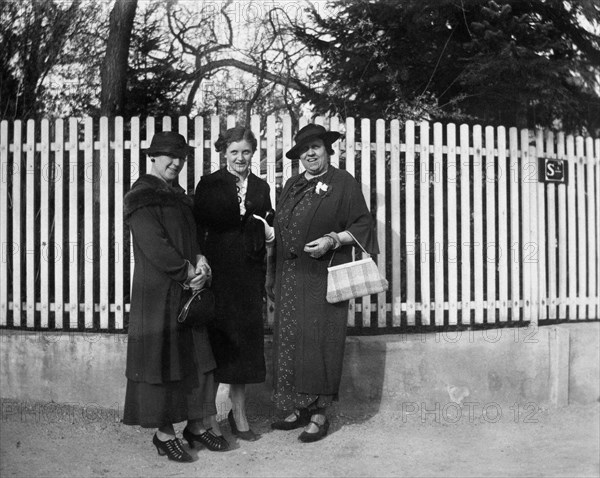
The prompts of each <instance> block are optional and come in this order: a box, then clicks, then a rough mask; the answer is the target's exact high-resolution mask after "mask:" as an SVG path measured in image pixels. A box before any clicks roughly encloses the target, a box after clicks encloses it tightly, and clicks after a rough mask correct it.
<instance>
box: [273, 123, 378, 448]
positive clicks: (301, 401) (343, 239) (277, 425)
mask: <svg viewBox="0 0 600 478" xmlns="http://www.w3.org/2000/svg"><path fill="white" fill-rule="evenodd" d="M339 137H340V133H338V132H336V131H327V130H326V129H325V128H324V127H323V126H319V125H315V124H309V125H307V126H305V127H304V128H302V129H301V130H300V131H299V132H298V134H297V135H296V137H295V145H294V147H293V148H292V149H291V150H290V151H288V152H287V153H286V156H287V157H288V158H290V159H299V160H300V161H301V163H302V165H303V167H304V169H305V171H303V172H302V173H300V174H297V175H295V176H293V177H291V178H290V179H289V180H288V181H287V182H286V184H285V186H284V188H283V191H282V193H281V198H280V200H279V203H278V206H277V213H276V215H275V224H274V226H275V243H276V268H275V271H274V274H275V287H274V290H271V291H268V292H270V295H272V296H273V297H274V299H275V323H274V330H273V332H274V357H273V365H274V374H273V375H274V376H273V381H274V395H273V398H274V401H275V404H276V407H277V408H278V409H281V410H286V411H287V412H288V413H289V412H291V414H289V415H288V416H287V417H286V418H285V419H282V420H279V421H276V422H274V423H272V424H271V426H272V428H274V429H277V430H292V429H295V428H301V427H304V430H303V432H302V433H301V434H300V436H299V437H298V438H299V439H300V441H302V442H314V441H317V440H320V439H322V438H323V437H324V436H325V435H326V434H327V430H328V428H329V421H328V419H327V416H326V409H327V407H328V406H329V405H331V403H332V402H333V401H334V400H337V398H338V397H337V395H338V389H339V385H340V379H341V375H342V361H343V355H344V344H345V339H346V322H347V317H348V301H347V300H346V301H342V302H337V303H329V302H328V301H327V299H326V293H327V267H328V265H329V261H330V259H331V256H332V254H333V252H334V251H335V256H334V259H333V265H337V264H342V263H346V262H349V261H351V260H352V245H353V244H354V243H355V241H354V239H353V236H354V238H356V240H357V241H359V242H360V243H361V244H362V246H363V247H364V248H365V249H366V251H367V252H368V253H370V254H377V253H378V252H379V247H378V244H377V238H376V235H375V232H374V225H373V219H372V217H371V214H370V212H369V209H368V207H367V204H366V202H365V198H364V197H363V195H362V192H361V188H360V185H359V184H358V182H357V181H356V180H355V179H354V178H353V177H352V176H351V175H350V174H349V173H348V172H346V171H344V170H340V169H337V168H335V167H333V166H331V165H330V164H329V157H330V155H331V154H333V149H332V147H331V145H332V143H333V142H335V141H336V140H337V139H339ZM269 273H273V270H272V268H270V270H269ZM269 282H270V281H269V280H267V283H269Z"/></svg>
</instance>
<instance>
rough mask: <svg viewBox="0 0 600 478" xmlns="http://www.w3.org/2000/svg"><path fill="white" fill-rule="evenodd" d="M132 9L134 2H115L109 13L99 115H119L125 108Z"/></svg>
mask: <svg viewBox="0 0 600 478" xmlns="http://www.w3.org/2000/svg"><path fill="white" fill-rule="evenodd" d="M136 8H137V0H116V2H115V6H114V7H113V9H112V12H111V13H110V25H109V33H108V40H107V42H106V54H105V57H104V62H103V63H102V70H101V72H100V79H101V84H102V91H101V93H100V113H101V115H102V116H108V117H113V116H118V115H122V114H123V112H124V109H125V98H126V94H125V93H126V87H127V64H128V62H127V59H128V56H129V43H130V40H131V31H132V30H133V19H134V17H135V10H136Z"/></svg>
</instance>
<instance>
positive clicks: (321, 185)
mask: <svg viewBox="0 0 600 478" xmlns="http://www.w3.org/2000/svg"><path fill="white" fill-rule="evenodd" d="M328 189H329V184H325V183H322V182H321V181H319V182H318V183H317V185H316V186H315V192H316V193H317V194H319V195H321V191H323V194H324V193H326V192H327V190H328Z"/></svg>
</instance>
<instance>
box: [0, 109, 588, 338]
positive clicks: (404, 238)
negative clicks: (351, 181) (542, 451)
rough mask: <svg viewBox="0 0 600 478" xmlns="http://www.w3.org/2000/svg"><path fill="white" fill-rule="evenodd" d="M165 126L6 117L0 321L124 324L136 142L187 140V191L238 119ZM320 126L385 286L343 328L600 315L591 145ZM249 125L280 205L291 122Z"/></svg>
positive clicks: (466, 131)
mask: <svg viewBox="0 0 600 478" xmlns="http://www.w3.org/2000/svg"><path fill="white" fill-rule="evenodd" d="M159 122H160V128H158V126H157V123H159ZM174 122H175V121H174V120H172V119H171V118H169V117H165V118H162V119H161V120H160V121H157V120H155V119H154V118H147V119H145V120H144V121H141V120H140V118H131V120H130V121H129V122H128V123H127V124H125V121H124V119H123V118H120V117H118V118H116V119H114V120H109V119H107V118H100V119H99V120H98V119H93V118H83V119H80V118H79V119H78V118H70V119H68V120H62V119H57V120H53V121H49V120H42V121H41V122H40V123H39V124H36V123H35V122H34V121H27V122H26V123H24V122H21V121H14V122H10V123H9V122H7V121H2V122H1V125H0V161H1V167H2V170H1V174H2V181H1V183H0V219H1V224H2V229H1V237H0V243H1V244H2V261H1V263H0V327H8V328H32V329H33V328H34V329H38V330H46V329H47V330H63V329H69V330H106V331H120V330H122V329H123V326H124V323H125V320H126V315H127V313H128V310H129V303H128V297H129V287H130V280H131V273H130V272H131V267H132V262H133V257H132V253H131V248H130V245H129V241H128V237H129V234H128V231H127V229H126V226H125V225H124V223H123V219H122V208H123V195H124V193H125V192H126V191H127V190H128V188H129V187H130V185H131V184H132V183H133V182H134V181H135V179H136V178H137V177H138V176H139V174H141V173H143V172H144V171H145V170H146V168H147V167H148V163H147V159H146V158H145V157H144V155H143V154H141V152H140V149H142V148H146V147H148V145H149V140H150V139H151V137H152V135H153V134H154V132H155V131H160V130H176V131H178V132H180V133H181V134H183V135H184V136H185V137H186V138H188V141H189V144H190V145H191V146H193V147H194V148H195V154H194V160H193V161H192V160H190V161H188V163H187V167H186V168H185V169H184V170H183V171H182V173H181V175H180V184H182V185H184V186H187V188H188V191H189V192H190V193H192V192H193V189H194V186H195V184H196V183H197V182H198V180H199V179H200V177H201V175H202V174H203V173H206V172H208V171H215V170H216V169H218V168H219V167H220V164H221V160H220V157H219V153H217V152H215V150H214V147H213V144H214V142H215V141H216V139H217V137H218V134H219V131H220V129H221V128H222V127H225V126H227V127H230V126H233V124H234V122H235V119H234V118H233V117H228V118H219V117H217V116H213V117H210V118H207V119H205V118H203V117H196V118H194V119H193V120H189V119H188V118H185V117H181V118H178V119H176V125H175V124H174ZM307 122H308V119H306V118H303V119H302V120H301V121H300V125H299V126H300V127H302V126H303V125H304V124H306V123H307ZM316 122H317V123H320V124H323V125H325V126H327V127H328V128H331V129H334V130H339V131H342V132H343V133H344V137H343V139H342V140H341V141H338V142H337V143H335V144H334V149H335V151H336V154H335V155H334V156H332V164H333V165H334V166H339V167H343V168H345V169H346V170H348V171H350V172H351V173H352V174H353V175H354V176H355V177H356V178H357V179H358V180H359V181H360V183H361V185H362V190H363V193H364V195H365V198H367V202H368V204H369V206H370V208H371V211H372V213H373V215H374V217H375V219H376V224H377V236H378V239H379V244H380V249H381V253H380V254H379V256H378V257H377V262H378V264H379V268H380V271H381V272H382V273H383V274H384V275H386V276H387V278H388V279H389V281H390V289H389V291H388V292H387V293H382V294H379V295H377V296H372V297H365V298H363V299H360V300H357V301H356V303H351V304H350V309H349V314H348V325H349V326H351V327H356V329H355V330H358V329H361V330H365V329H366V332H367V333H368V332H369V331H373V332H374V333H378V332H380V331H390V332H397V331H399V330H407V329H409V328H411V327H414V326H440V327H444V326H445V327H451V326H455V325H459V326H461V325H465V324H485V323H488V324H499V323H506V322H515V323H526V324H528V323H530V322H538V321H546V320H550V321H552V320H554V321H556V320H563V319H568V320H589V319H598V317H599V314H598V312H599V311H598V305H599V304H598V303H599V297H600V293H599V282H600V281H599V280H598V274H599V272H598V271H599V256H598V243H599V237H600V230H599V228H600V217H599V214H600V206H599V204H598V203H599V197H600V185H599V167H600V140H599V139H595V140H594V139H592V138H583V137H573V136H570V135H564V134H562V133H558V134H556V135H555V134H552V133H551V132H547V133H545V132H543V131H528V130H520V131H519V130H517V129H516V128H510V129H508V130H507V129H506V128H504V127H502V126H501V127H497V128H494V127H491V126H488V127H482V126H478V125H476V126H472V127H470V126H468V125H460V126H456V125H454V124H446V125H442V124H440V123H435V124H430V123H428V122H422V123H414V122H411V121H409V122H406V123H405V124H400V123H399V122H398V121H397V120H393V121H389V122H386V121H384V120H382V119H378V120H375V121H373V120H369V119H362V120H355V119H353V118H348V119H347V120H345V121H340V120H339V119H337V118H316ZM222 123H226V124H225V125H224V124H222ZM251 128H252V130H253V131H254V132H255V134H256V136H257V138H258V139H259V144H260V151H257V153H256V154H255V155H254V158H253V160H254V163H253V165H252V169H253V171H254V172H255V173H256V174H260V175H261V176H262V177H264V178H265V179H266V180H267V181H268V182H269V183H270V184H271V194H272V200H273V203H274V204H276V199H277V192H276V191H277V187H276V184H281V182H282V181H283V182H285V180H286V179H287V178H289V177H290V176H291V175H292V174H294V173H295V172H297V171H298V164H297V162H292V161H291V160H289V159H287V158H285V155H283V157H282V152H285V151H287V150H288V149H290V147H291V146H292V144H293V130H292V121H291V119H290V118H289V117H285V116H284V117H281V118H279V117H275V116H269V117H266V118H261V117H258V116H255V117H253V118H252V120H251ZM539 157H549V158H558V159H565V160H566V161H567V164H568V182H567V184H566V185H565V184H544V183H542V182H539V181H538V158H539ZM271 312H272V308H271ZM271 315H272V314H271V313H270V314H269V321H270V320H271ZM361 333H362V332H361Z"/></svg>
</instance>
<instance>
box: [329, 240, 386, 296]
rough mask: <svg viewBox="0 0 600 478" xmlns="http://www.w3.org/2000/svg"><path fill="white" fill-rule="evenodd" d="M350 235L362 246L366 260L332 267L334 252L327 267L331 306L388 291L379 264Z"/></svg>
mask: <svg viewBox="0 0 600 478" xmlns="http://www.w3.org/2000/svg"><path fill="white" fill-rule="evenodd" d="M346 232H348V231H346ZM348 234H350V235H351V236H352V239H354V242H356V244H358V245H359V246H360V248H361V249H362V250H363V252H364V253H365V255H366V258H364V259H361V260H358V261H352V262H347V263H345V264H340V265H338V266H333V267H332V266H331V262H332V261H333V256H334V255H335V251H334V253H333V254H332V255H331V259H330V260H329V267H327V302H329V303H331V304H335V303H336V302H342V301H344V300H349V299H356V298H357V297H363V296H365V295H371V294H378V293H379V292H385V291H386V290H387V289H388V281H387V280H386V279H384V278H383V277H381V275H380V274H379V269H377V264H375V262H374V261H373V259H371V255H370V254H369V253H367V251H366V250H365V248H364V247H363V246H362V245H361V243H360V242H358V241H357V240H356V238H355V237H354V236H353V235H352V234H351V233H350V232H348Z"/></svg>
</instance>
